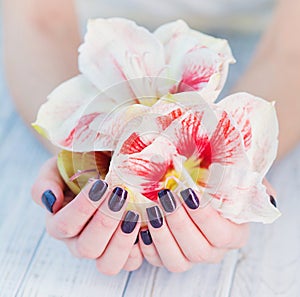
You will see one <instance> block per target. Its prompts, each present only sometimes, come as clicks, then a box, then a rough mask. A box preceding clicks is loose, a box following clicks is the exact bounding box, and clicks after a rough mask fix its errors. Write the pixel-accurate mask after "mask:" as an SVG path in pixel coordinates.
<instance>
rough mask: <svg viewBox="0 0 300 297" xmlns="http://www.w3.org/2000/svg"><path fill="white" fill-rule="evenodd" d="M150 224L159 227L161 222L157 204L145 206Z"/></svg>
mask: <svg viewBox="0 0 300 297" xmlns="http://www.w3.org/2000/svg"><path fill="white" fill-rule="evenodd" d="M146 211H147V215H148V218H149V221H150V224H151V226H152V227H153V228H159V227H161V226H162V224H163V218H162V215H161V212H160V210H159V208H158V207H157V206H152V207H149V208H146Z"/></svg>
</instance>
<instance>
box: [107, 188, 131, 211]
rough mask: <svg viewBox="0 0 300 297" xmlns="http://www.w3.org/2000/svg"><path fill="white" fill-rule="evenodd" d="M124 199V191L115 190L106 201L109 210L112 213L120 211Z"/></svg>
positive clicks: (125, 192)
mask: <svg viewBox="0 0 300 297" xmlns="http://www.w3.org/2000/svg"><path fill="white" fill-rule="evenodd" d="M126 198H127V191H126V190H124V189H122V188H120V187H117V188H115V189H114V190H113V192H112V194H111V196H110V198H109V201H108V207H109V209H110V210H111V211H114V212H117V211H119V210H121V208H122V206H123V205H124V203H125V201H126Z"/></svg>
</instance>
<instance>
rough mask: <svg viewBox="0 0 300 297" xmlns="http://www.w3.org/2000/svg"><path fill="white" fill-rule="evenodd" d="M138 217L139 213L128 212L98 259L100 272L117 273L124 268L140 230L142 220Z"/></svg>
mask: <svg viewBox="0 0 300 297" xmlns="http://www.w3.org/2000/svg"><path fill="white" fill-rule="evenodd" d="M138 219H139V215H138V214H137V213H134V212H132V211H128V212H127V213H126V215H125V217H124V219H123V221H122V223H120V224H119V226H118V229H117V230H116V232H115V233H114V235H113V237H112V238H111V240H110V242H109V244H108V246H107V247H106V249H105V251H104V253H103V254H102V255H101V256H100V257H99V258H98V259H97V260H96V266H97V269H98V270H99V271H100V272H102V273H104V274H107V275H116V274H117V273H119V272H120V271H121V270H122V268H123V267H124V265H125V263H126V262H127V260H128V257H129V254H130V252H131V250H132V247H133V245H134V242H135V240H136V237H137V235H138V232H139V228H140V222H139V221H138ZM139 260H140V259H139Z"/></svg>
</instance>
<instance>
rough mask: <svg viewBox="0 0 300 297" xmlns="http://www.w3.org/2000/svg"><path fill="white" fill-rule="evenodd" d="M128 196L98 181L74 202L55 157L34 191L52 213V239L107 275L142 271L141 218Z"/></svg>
mask: <svg viewBox="0 0 300 297" xmlns="http://www.w3.org/2000/svg"><path fill="white" fill-rule="evenodd" d="M126 194H127V192H126V191H125V190H123V189H121V188H116V189H115V190H114V191H113V192H111V191H110V189H108V188H107V185H106V184H105V183H104V182H103V181H101V180H96V181H94V182H91V183H89V184H88V185H87V186H86V187H85V188H84V189H83V190H82V191H81V192H80V193H79V194H78V195H77V196H76V197H75V195H74V194H72V193H71V192H70V191H69V190H67V187H66V185H65V183H64V182H63V180H62V179H61V177H60V174H59V172H58V169H57V166H56V158H52V159H50V160H48V161H47V162H46V163H45V164H44V165H43V167H42V168H41V171H40V173H39V176H38V178H37V180H36V182H35V183H34V185H33V187H32V197H33V199H34V201H35V202H36V203H37V204H39V205H41V206H43V207H46V208H47V210H49V213H48V215H47V218H46V229H47V232H48V233H49V234H50V236H52V237H54V238H56V239H58V240H61V241H63V242H64V243H65V244H66V245H67V246H68V248H69V250H70V251H71V253H72V254H73V255H74V256H77V257H84V258H90V259H95V260H96V266H97V268H98V270H99V271H100V272H102V273H104V274H108V275H113V274H117V273H118V272H119V271H120V270H121V269H125V270H129V271H132V270H135V269H138V268H139V267H140V265H141V264H142V261H143V257H142V254H141V251H140V248H139V245H138V244H135V241H136V239H137V235H138V231H139V228H140V222H139V221H138V214H137V213H133V212H130V211H129V212H126V199H124V198H126V197H125V196H126ZM122 218H123V219H122ZM124 221H125V222H124Z"/></svg>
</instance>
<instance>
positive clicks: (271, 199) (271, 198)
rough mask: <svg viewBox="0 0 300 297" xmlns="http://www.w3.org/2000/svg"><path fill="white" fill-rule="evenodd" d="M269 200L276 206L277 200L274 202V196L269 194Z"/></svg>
mask: <svg viewBox="0 0 300 297" xmlns="http://www.w3.org/2000/svg"><path fill="white" fill-rule="evenodd" d="M270 202H271V203H272V204H273V206H274V207H276V208H277V202H276V200H275V198H274V197H273V196H272V195H270Z"/></svg>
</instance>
